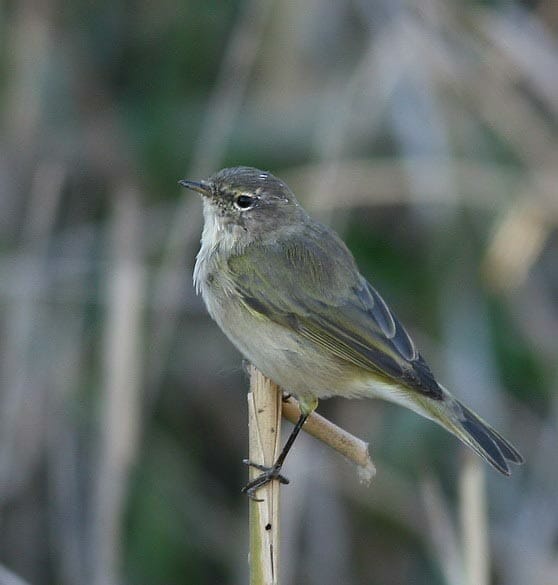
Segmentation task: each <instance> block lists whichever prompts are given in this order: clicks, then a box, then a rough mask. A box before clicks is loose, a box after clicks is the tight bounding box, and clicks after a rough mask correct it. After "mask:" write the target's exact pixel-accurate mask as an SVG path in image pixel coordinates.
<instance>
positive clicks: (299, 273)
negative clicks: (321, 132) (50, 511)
mask: <svg viewBox="0 0 558 585" xmlns="http://www.w3.org/2000/svg"><path fill="white" fill-rule="evenodd" d="M179 184H180V185H182V186H183V187H185V188H187V189H190V190H193V191H196V192H197V193H199V194H201V196H202V200H203V216H204V225H203V230H202V236H201V245H200V249H199V252H198V254H197V256H196V263H195V267H194V274H193V279H194V285H195V288H196V291H197V292H198V294H201V296H202V298H203V300H204V302H205V305H206V307H207V310H208V312H209V315H210V316H211V317H212V318H213V319H214V321H215V322H216V323H217V325H218V326H219V327H220V328H221V330H222V331H223V332H224V333H225V335H226V336H227V337H228V338H229V340H230V341H231V342H232V343H233V344H234V345H235V346H236V348H237V349H238V350H239V351H240V352H241V353H242V354H243V356H244V357H245V358H246V359H247V360H248V361H249V362H251V363H252V364H253V365H254V366H255V367H256V368H257V369H259V370H260V371H261V372H262V373H263V374H265V375H266V376H267V377H268V378H270V379H271V380H273V381H274V382H275V383H276V384H277V385H279V386H280V387H281V388H282V389H283V390H284V391H285V392H287V393H289V394H291V395H294V396H295V397H296V398H297V400H298V402H299V406H300V411H301V414H300V418H299V419H298V421H297V424H296V425H295V426H294V428H293V431H292V433H291V435H290V436H289V438H288V440H287V442H286V444H285V447H284V448H283V450H282V451H281V453H280V455H279V456H278V458H277V460H276V461H275V463H274V464H273V465H272V466H269V467H265V466H263V465H261V464H259V463H257V462H249V464H251V465H254V466H255V467H257V468H258V469H259V470H260V471H261V474H259V475H258V476H257V477H256V478H255V479H253V480H252V481H251V482H249V483H248V484H247V485H246V486H245V487H244V488H243V491H245V492H246V493H247V494H248V495H249V496H250V497H252V498H254V499H257V498H256V496H255V494H256V491H257V490H258V489H259V488H260V487H262V486H263V485H266V484H267V483H269V482H270V481H272V480H279V481H281V482H283V483H288V480H287V479H286V478H285V477H284V476H283V475H281V468H282V465H283V463H284V461H285V458H286V456H287V453H288V452H289V450H290V448H291V447H292V445H293V443H294V441H295V439H296V437H297V435H298V433H299V432H300V430H301V428H302V426H303V425H304V423H305V422H306V420H307V419H308V416H309V415H310V414H311V413H312V412H313V411H314V410H315V409H316V407H317V405H318V401H319V400H321V399H325V398H329V397H331V396H342V397H346V398H381V399H385V400H388V401H390V402H393V403H396V404H399V405H401V406H404V407H407V408H409V409H411V410H412V411H414V412H416V413H418V414H419V415H422V416H423V417H426V418H427V419H430V420H432V421H434V422H436V423H438V424H439V425H441V426H442V427H443V428H445V429H446V430H447V431H449V432H450V433H452V434H453V435H455V436H456V437H457V438H458V439H460V440H461V441H462V442H463V443H464V444H465V445H467V446H468V447H470V448H471V449H472V450H473V451H474V452H475V453H477V454H478V455H480V457H482V458H483V459H484V460H485V461H487V462H488V463H489V464H491V465H492V466H493V467H494V468H495V469H496V470H498V471H499V472H500V473H502V474H504V475H506V476H509V475H510V474H511V471H510V465H509V463H513V464H521V463H523V457H522V456H521V454H520V453H519V452H518V451H517V449H516V448H515V447H514V446H513V445H512V444H511V443H510V442H508V441H507V440H506V439H504V438H503V437H502V436H501V435H500V434H499V433H498V432H497V431H496V430H495V429H494V428H492V427H491V426H490V425H489V424H488V423H486V422H485V421H484V420H483V419H482V418H481V417H480V416H478V415H477V414H476V413H475V412H473V411H472V410H471V409H470V408H468V407H467V406H465V405H464V404H463V403H462V402H460V401H459V400H458V399H457V398H455V397H454V396H453V395H452V394H451V393H450V391H449V390H447V389H446V388H445V387H444V386H443V385H442V384H440V383H439V382H438V381H437V379H436V377H435V376H434V374H433V373H432V370H431V368H430V366H429V365H428V363H427V362H426V360H425V359H424V357H423V356H422V354H421V353H420V351H419V350H418V348H417V346H416V344H415V342H414V341H413V340H412V338H411V336H410V335H409V333H408V332H407V330H406V329H405V327H404V326H403V325H402V324H401V322H400V321H399V319H398V318H397V317H396V315H395V314H394V312H393V311H392V309H391V308H390V307H389V306H388V305H387V303H386V302H385V301H384V299H383V298H382V296H380V294H379V293H378V292H377V290H376V289H375V288H374V287H373V286H372V285H371V284H370V283H369V282H368V281H367V280H366V278H364V276H362V274H361V273H360V271H359V269H358V267H357V264H356V261H355V259H354V257H353V255H352V253H351V252H350V251H349V249H348V248H347V246H346V245H345V243H344V242H343V241H342V240H341V238H340V237H339V236H338V235H337V234H336V233H335V231H334V230H332V229H331V228H329V227H327V226H325V225H323V224H322V223H320V222H318V221H316V220H315V219H313V218H312V217H311V216H310V215H309V214H308V213H307V212H306V211H305V210H304V208H303V207H302V206H301V205H300V203H299V202H298V200H297V198H296V197H295V195H294V193H293V192H292V191H291V189H290V188H289V187H288V186H287V184H286V183H285V182H283V181H282V180H281V179H279V178H277V177H275V176H274V175H273V174H271V173H269V172H266V171H262V170H259V169H256V168H253V167H246V166H239V167H232V168H225V169H222V170H220V171H219V172H217V173H215V174H214V175H212V176H211V177H209V178H207V179H204V180H200V181H193V180H189V179H182V180H181V181H179Z"/></svg>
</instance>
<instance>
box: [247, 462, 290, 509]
mask: <svg viewBox="0 0 558 585" xmlns="http://www.w3.org/2000/svg"><path fill="white" fill-rule="evenodd" d="M243 463H244V464H245V465H249V466H250V467H254V468H255V469H259V470H260V471H261V472H262V473H261V474H260V475H258V477H255V478H254V479H252V480H250V481H249V482H248V483H247V484H246V485H245V486H244V487H243V488H242V490H241V491H242V493H243V494H246V495H247V496H248V497H249V498H250V499H251V500H254V502H263V500H262V499H260V498H256V491H257V490H259V489H260V488H261V487H263V486H264V485H267V484H268V483H269V482H271V481H273V480H274V479H276V480H278V481H279V483H282V484H283V485H287V484H288V483H289V480H288V479H287V478H286V477H285V476H284V475H281V473H280V472H281V465H278V464H275V465H272V466H271V467H267V466H266V465H260V464H259V463H253V462H252V461H250V460H248V459H244V460H243Z"/></svg>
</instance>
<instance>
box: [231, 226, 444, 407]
mask: <svg viewBox="0 0 558 585" xmlns="http://www.w3.org/2000/svg"><path fill="white" fill-rule="evenodd" d="M228 265H229V269H230V270H231V271H232V272H233V273H234V278H233V279H232V280H233V282H235V284H236V287H237V292H238V293H239V294H240V296H241V298H242V299H243V302H245V303H246V305H247V306H249V307H250V308H251V310H253V311H256V312H258V313H260V314H262V315H265V316H266V317H267V318H269V319H272V320H273V321H275V322H276V323H278V324H280V325H282V326H284V327H287V328H289V329H291V330H294V331H296V332H297V333H298V334H300V335H301V336H303V337H305V338H307V339H309V340H311V341H312V342H314V343H316V344H318V345H319V346H320V347H322V348H323V349H324V350H325V351H328V352H330V353H331V354H332V355H334V356H336V357H337V358H339V359H341V360H344V361H347V362H349V363H352V364H354V365H356V366H358V367H361V368H364V369H367V370H369V371H373V372H375V373H380V374H382V375H384V376H385V377H387V378H388V379H392V380H394V381H397V382H398V383H401V384H404V385H405V386H407V387H409V388H412V389H415V390H417V391H419V392H421V393H423V394H426V395H428V396H430V397H432V398H435V399H441V398H442V391H441V390H440V387H439V385H438V383H437V382H436V380H435V379H434V376H433V374H432V372H431V371H430V368H429V367H428V365H427V364H426V362H425V361H424V359H423V358H422V356H421V355H420V353H419V352H418V351H417V349H416V347H415V345H414V343H413V341H412V339H411V338H410V336H409V334H408V333H407V331H406V330H405V328H404V327H403V326H402V325H401V323H400V322H399V321H398V320H397V318H396V317H395V315H394V314H393V312H392V311H391V310H390V309H389V307H388V306H387V304H386V303H385V302H384V300H383V299H382V297H381V296H380V295H379V293H378V292H377V291H376V290H375V289H374V288H373V287H372V286H371V285H370V284H369V283H368V282H367V281H366V280H365V279H364V278H363V277H362V276H361V275H360V274H359V272H358V269H357V267H356V264H355V262H354V259H353V257H352V255H351V253H350V252H349V250H348V249H347V248H346V246H345V245H344V244H343V242H342V241H341V240H340V239H339V238H338V237H337V236H336V235H335V233H334V232H332V231H331V230H329V229H328V228H326V227H324V226H321V225H319V224H318V225H314V224H313V225H310V226H307V231H306V232H305V234H304V238H302V237H297V236H293V235H291V236H290V237H289V238H287V239H285V240H276V241H274V242H272V243H270V244H268V245H267V246H265V247H263V246H261V245H256V246H249V247H248V248H246V249H245V250H244V251H243V253H242V254H241V255H238V256H233V257H231V258H230V259H229V262H228ZM285 291H287V292H285Z"/></svg>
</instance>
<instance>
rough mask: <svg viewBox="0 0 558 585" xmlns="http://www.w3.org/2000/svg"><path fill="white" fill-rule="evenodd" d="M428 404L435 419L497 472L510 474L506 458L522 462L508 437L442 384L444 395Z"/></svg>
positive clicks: (510, 460)
mask: <svg viewBox="0 0 558 585" xmlns="http://www.w3.org/2000/svg"><path fill="white" fill-rule="evenodd" d="M430 405H431V407H434V410H436V411H437V412H436V413H434V412H433V410H432V409H431V408H429V410H430V413H431V414H434V416H432V418H433V419H434V420H435V421H436V422H438V423H440V424H441V425H442V426H443V427H445V428H446V429H448V430H449V431H450V432H451V433H453V434H454V435H455V436H456V437H457V438H459V439H460V440H461V441H463V443H465V444H466V445H467V446H469V447H470V448H471V449H473V451H475V452H476V453H477V454H478V455H480V456H481V457H482V458H483V459H484V460H485V461H487V462H488V463H490V464H491V465H492V466H493V467H494V468H495V469H497V470H498V471H499V472H500V473H503V474H504V475H508V476H509V475H511V471H510V468H509V465H508V462H509V463H515V464H517V465H519V464H521V463H523V457H522V456H521V454H520V453H519V452H518V451H517V449H516V448H515V447H514V446H513V445H512V444H511V443H510V442H509V441H506V439H504V437H502V436H501V435H500V434H499V433H498V432H497V431H496V430H494V429H493V428H492V427H491V426H490V425H489V424H488V423H486V422H485V421H483V420H482V419H481V418H480V417H479V416H478V415H477V414H475V413H474V412H473V411H472V410H470V409H469V408H467V407H466V406H464V405H463V404H461V402H459V401H458V400H457V399H455V398H454V397H453V396H452V395H451V394H450V393H449V392H448V391H447V390H446V389H445V388H444V399H443V400H441V401H439V402H437V403H434V402H433V401H432V402H431V404H430Z"/></svg>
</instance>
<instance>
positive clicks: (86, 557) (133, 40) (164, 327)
mask: <svg viewBox="0 0 558 585" xmlns="http://www.w3.org/2000/svg"><path fill="white" fill-rule="evenodd" d="M557 33H558V5H557V3H556V2H554V1H553V0H540V1H535V0H529V1H528V0H525V1H524V2H519V1H511V0H502V1H500V2H498V1H488V0H485V1H472V0H467V1H466V0H461V1H459V0H421V1H420V2H412V1H411V0H400V1H397V2H393V1H392V0H340V1H337V2H320V1H319V0H307V1H305V2H295V1H292V0H290V1H289V0H245V1H241V0H235V1H229V2H205V1H202V0H188V1H186V2H181V1H178V0H162V1H161V2H148V1H140V2H106V1H101V2H89V1H85V0H72V1H71V2H69V1H66V2H64V1H55V0H18V1H9V0H8V1H6V2H2V3H1V4H0V47H1V49H0V103H1V110H0V124H1V132H0V372H1V379H0V380H1V382H0V583H2V584H3V585H22V584H23V583H29V584H34V585H50V584H57V585H75V584H80V585H82V584H85V585H89V584H91V585H117V584H124V583H134V584H140V585H141V584H153V583H158V584H159V583H160V584H165V585H167V584H168V585H173V584H176V585H180V584H190V583H196V584H198V585H204V584H213V583H219V584H227V585H228V584H231V585H237V584H243V583H246V582H247V550H248V538H247V512H248V503H247V500H246V498H245V497H244V496H243V495H241V494H240V492H239V490H240V487H241V486H242V485H243V483H244V482H245V481H246V477H247V470H246V469H245V467H244V466H243V465H242V463H241V461H242V459H243V457H245V456H246V453H247V437H248V432H247V405H246V396H245V395H246V391H247V386H248V381H247V379H246V375H245V374H244V372H243V369H242V361H241V357H240V355H239V354H238V353H237V352H236V351H235V350H234V349H233V347H232V346H231V344H230V343H229V342H228V341H227V340H226V339H225V337H224V336H223V335H222V334H221V332H220V331H219V330H218V328H217V326H216V325H215V324H213V323H212V322H211V321H210V319H209V317H208V316H207V314H206V311H205V309H204V307H203V304H202V302H201V300H200V299H199V298H198V297H196V296H195V294H194V291H193V289H192V284H191V276H192V267H193V262H194V259H195V254H196V251H197V247H198V242H199V237H200V233H201V203H200V201H199V199H198V198H197V197H196V196H194V195H193V194H190V193H186V192H183V191H181V190H180V189H179V187H178V186H177V181H178V179H180V178H184V177H188V178H191V179H197V178H202V177H204V176H208V175H210V174H212V173H213V172H215V171H217V170H218V169H220V168H222V167H224V166H232V165H237V164H245V165H250V166H256V167H260V168H263V169H266V170H270V171H272V172H274V173H275V174H277V175H278V176H280V177H281V178H283V179H284V180H285V181H287V182H288V183H289V184H290V186H291V187H292V188H293V190H294V191H295V193H296V194H297V196H298V198H299V199H300V200H301V201H302V203H303V204H304V205H305V206H306V208H307V209H308V210H309V211H310V212H311V213H312V214H313V215H315V216H316V217H319V218H320V219H321V220H322V221H324V222H326V223H328V224H330V225H332V226H333V227H334V228H335V229H337V230H338V231H339V232H340V233H341V234H342V236H343V237H344V239H345V240H346V241H347V243H348V245H349V247H350V248H351V249H352V251H353V252H354V254H355V256H356V258H357V261H358V263H359V265H360V267H361V269H362V271H363V273H364V274H365V275H366V276H367V277H368V278H369V279H370V280H371V281H372V282H373V283H374V284H375V285H376V286H377V287H378V288H379V290H380V291H381V292H382V294H383V295H384V297H385V298H386V299H387V300H388V302H389V303H390V304H391V305H392V307H393V308H394V309H395V310H396V312H397V313H398V315H399V316H400V318H401V319H402V320H403V321H404V322H405V323H406V324H407V326H408V328H409V330H410V331H411V332H412V334H413V335H414V337H415V339H416V340H417V342H418V344H419V346H420V347H421V348H422V352H423V354H424V355H425V356H426V357H427V359H428V361H429V362H430V363H431V365H432V367H433V369H434V371H435V372H436V373H437V375H438V377H439V379H440V380H441V381H442V382H443V383H444V384H445V385H446V386H448V387H450V388H452V390H453V392H454V393H455V394H456V395H457V396H459V397H460V398H462V399H463V400H464V401H466V402H467V403H468V404H470V405H471V406H472V407H474V408H475V409H476V410H477V411H478V412H479V413H480V414H481V415H482V416H483V417H484V418H486V419H487V420H489V421H490V422H491V423H492V424H494V426H496V428H498V429H499V430H500V431H501V432H502V433H503V434H504V435H505V436H507V437H508V438H510V439H511V440H512V442H514V443H515V444H516V445H517V447H518V448H519V450H520V451H521V452H522V453H523V455H524V456H525V457H526V459H527V463H526V465H524V466H523V467H521V468H516V469H514V475H513V476H512V478H511V479H506V478H503V477H500V476H499V475H498V474H496V473H495V472H493V471H492V470H491V469H488V468H487V467H485V466H484V464H482V463H480V464H479V465H477V464H476V463H473V462H472V460H470V459H469V458H467V457H466V455H465V454H464V450H463V449H462V448H461V447H460V445H458V443H457V441H456V440H455V439H454V438H453V437H451V436H450V435H448V434H447V433H445V432H444V431H442V430H440V429H438V428H437V427H436V426H435V425H434V424H432V423H430V422H428V421H425V420H422V419H420V418H419V417H417V416H416V415H414V414H413V413H411V412H408V411H404V410H403V409H401V408H398V407H394V406H391V405H388V404H385V403H380V402H375V401H362V402H360V401H352V402H351V401H346V400H345V401H344V400H342V399H332V400H329V401H327V402H323V403H322V404H321V406H320V412H321V413H322V414H324V415H326V416H327V417H329V418H331V419H332V420H334V421H335V422H337V423H338V424H340V425H341V426H343V427H344V428H346V429H347V430H349V431H350V432H352V433H354V434H355V435H357V436H359V437H361V438H363V439H364V440H366V441H369V442H370V445H371V452H372V456H373V458H374V461H375V463H376V466H377V470H378V472H377V476H376V478H375V479H374V481H373V483H372V484H371V485H370V486H369V487H366V486H363V485H361V484H360V483H359V482H358V478H357V475H356V473H355V469H354V467H353V466H352V465H351V464H349V463H347V462H345V461H344V460H342V459H341V458H340V457H339V455H337V454H336V453H334V452H332V451H330V450H328V449H327V448H326V447H325V446H323V445H322V444H320V443H318V442H316V441H315V440H314V439H312V438H310V437H308V436H306V435H304V434H303V436H302V437H301V438H300V439H299V441H298V442H297V445H296V446H295V449H294V451H293V452H292V454H291V456H290V458H289V460H288V461H287V465H286V467H285V473H286V474H287V475H288V476H289V477H290V478H291V485H289V486H287V487H285V488H284V489H283V497H284V502H283V508H282V521H283V527H282V534H283V540H282V543H283V544H282V546H283V548H282V566H283V580H282V583H283V584H285V585H294V584H299V583H305V584H308V585H313V584H318V583H319V584H320V585H330V584H331V585H334V584H335V585H339V584H343V585H357V584H358V585H360V584H364V583H366V584H382V585H390V584H396V583H397V584H399V583H414V584H434V585H438V584H439V585H443V584H448V585H465V584H467V583H468V584H472V583H475V585H484V584H488V583H495V584H506V585H525V584H527V583H528V584H530V585H553V584H557V583H558V465H557V456H556V453H557V449H558V428H557V420H558V399H557V393H556V388H557V383H558V369H557V364H558V360H557V358H558V335H557V332H558V262H557V254H558V238H557V233H556V226H557V223H558V149H557V144H558V142H557V136H558V39H557ZM285 430H286V431H288V430H290V425H289V424H288V423H286V424H285ZM471 486H472V487H471ZM473 512H474V513H475V514H474V515H475V517H476V520H474V522H473V523H471V515H472V514H473ZM475 547H476V548H475ZM479 549H480V552H479ZM475 550H476V552H475ZM475 559H476V560H475ZM475 563H476V565H477V566H476V568H475V567H474V566H473V565H475ZM475 571H476V572H475ZM472 575H477V577H476V578H475V577H474V576H472ZM475 579H477V580H476V581H475Z"/></svg>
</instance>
